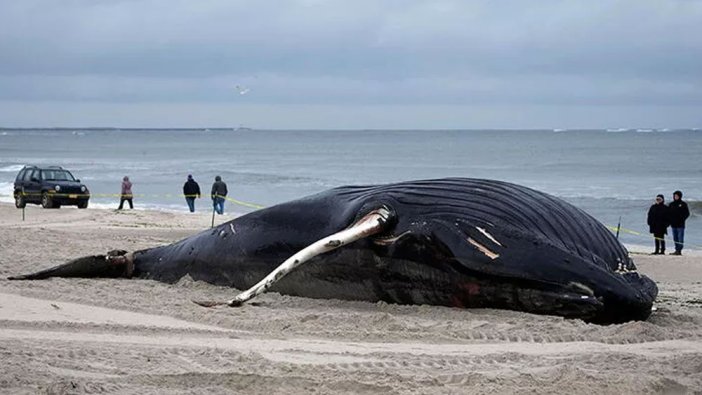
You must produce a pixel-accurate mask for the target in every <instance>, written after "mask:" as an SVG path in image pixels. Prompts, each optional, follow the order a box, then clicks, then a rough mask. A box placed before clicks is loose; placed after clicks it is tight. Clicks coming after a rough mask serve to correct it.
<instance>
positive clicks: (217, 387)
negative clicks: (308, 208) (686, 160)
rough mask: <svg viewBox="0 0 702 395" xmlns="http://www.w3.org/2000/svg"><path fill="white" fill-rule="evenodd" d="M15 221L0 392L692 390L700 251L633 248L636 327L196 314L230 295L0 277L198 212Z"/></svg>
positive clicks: (127, 243) (330, 314)
mask: <svg viewBox="0 0 702 395" xmlns="http://www.w3.org/2000/svg"><path fill="white" fill-rule="evenodd" d="M26 214H27V216H26V220H25V221H22V216H21V211H20V210H17V209H15V208H14V206H12V205H10V204H6V203H2V204H0V278H1V279H0V360H1V361H2V369H1V370H0V392H2V393H12V394H22V393H51V394H63V393H102V392H107V393H129V394H149V393H168V394H180V393H202V394H213V393H242V394H290V393H353V394H381V393H382V394H394V393H401V394H453V393H500V394H511V393H540V394H541V393H554V394H555V393H558V394H561V393H572V394H603V393H611V394H615V393H616V394H622V393H627V394H628V393H637V394H641V393H702V254H701V253H700V252H699V251H685V255H684V256H682V257H674V256H649V255H645V254H643V252H648V250H647V248H645V247H632V248H631V250H633V251H635V252H634V255H633V256H634V259H635V262H636V264H637V266H638V268H639V270H640V271H641V272H643V273H645V274H647V275H649V276H650V277H652V278H653V279H654V280H656V281H657V283H658V286H659V289H660V294H659V298H658V302H657V304H656V309H657V310H656V311H655V312H654V314H653V315H652V316H651V317H650V319H649V320H648V321H646V322H630V323H626V324H621V325H611V326H599V325H593V324H587V323H584V322H582V321H579V320H565V319H562V318H560V317H552V316H538V315H532V314H525V313H519V312H512V311H501V310H489V309H481V310H477V309H476V310H466V309H455V308H444V307H433V306H398V305H389V304H385V303H376V304H371V303H362V302H348V301H339V300H314V299H306V298H297V297H290V296H285V295H279V294H276V293H270V294H265V295H263V296H261V297H259V298H258V299H256V301H255V302H254V303H250V304H248V305H245V306H243V307H241V308H236V309H235V308H228V307H221V308H213V309H206V308H202V307H200V306H197V305H195V304H194V303H192V302H191V300H193V299H222V300H224V299H228V298H231V297H232V296H233V295H235V293H236V290H234V289H231V288H223V287H216V286H212V285H209V284H205V283H201V282H194V281H192V280H191V279H189V278H183V279H182V280H181V281H180V282H178V283H177V284H174V285H169V284H163V283H158V282H155V281H148V280H137V279H132V280H127V279H60V278H54V279H50V280H43V281H13V282H11V281H8V280H6V279H5V278H6V277H7V276H9V275H16V274H20V273H26V272H31V271H36V270H38V269H41V268H46V267H49V266H53V265H55V264H58V263H62V262H64V261H65V260H68V259H71V258H75V257H78V256H82V255H88V254H98V253H105V252H106V251H108V250H111V249H124V250H135V249H141V248H147V247H151V246H156V245H161V244H167V243H171V242H173V241H176V240H179V239H181V238H184V237H186V236H188V235H191V234H194V233H196V232H198V231H200V230H203V229H206V228H207V227H209V224H210V215H209V213H205V212H203V213H196V214H187V213H171V212H160V211H141V210H133V211H130V210H126V211H119V212H118V211H114V210H104V209H103V210H101V209H88V210H78V209H76V208H73V207H65V208H62V209H60V210H44V209H41V208H39V207H36V206H29V207H27V211H26ZM229 219H232V217H231V216H224V217H218V218H217V220H218V221H226V220H229ZM636 251H638V252H639V253H636Z"/></svg>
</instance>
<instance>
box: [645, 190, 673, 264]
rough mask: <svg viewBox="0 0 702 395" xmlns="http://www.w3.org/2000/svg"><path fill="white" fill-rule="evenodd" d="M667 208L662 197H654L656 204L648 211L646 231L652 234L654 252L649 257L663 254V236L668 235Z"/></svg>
mask: <svg viewBox="0 0 702 395" xmlns="http://www.w3.org/2000/svg"><path fill="white" fill-rule="evenodd" d="M668 221H669V216H668V206H666V205H665V198H663V195H658V196H656V203H654V204H653V205H652V206H651V208H650V209H648V220H647V221H646V222H647V223H648V230H649V232H651V233H653V238H654V239H655V242H656V250H655V251H654V252H653V253H652V254H651V255H662V254H665V235H667V234H668V225H669V223H668Z"/></svg>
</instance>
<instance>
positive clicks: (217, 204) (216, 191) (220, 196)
mask: <svg viewBox="0 0 702 395" xmlns="http://www.w3.org/2000/svg"><path fill="white" fill-rule="evenodd" d="M226 196H227V184H225V183H224V181H222V177H220V176H217V177H215V182H214V184H212V204H213V205H214V210H215V211H216V212H217V214H224V198H225V197H226Z"/></svg>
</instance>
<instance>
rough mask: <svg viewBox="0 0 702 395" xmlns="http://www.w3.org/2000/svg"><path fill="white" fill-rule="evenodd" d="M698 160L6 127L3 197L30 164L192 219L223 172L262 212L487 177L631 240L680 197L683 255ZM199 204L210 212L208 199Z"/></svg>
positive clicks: (559, 138) (644, 138)
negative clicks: (127, 191) (571, 209)
mask: <svg viewBox="0 0 702 395" xmlns="http://www.w3.org/2000/svg"><path fill="white" fill-rule="evenodd" d="M701 153H702V130H698V129H686V130H667V129H665V130H652V129H638V130H636V129H633V130H626V129H616V130H563V129H556V130H348V131H342V130H328V131H325V130H278V131H273V130H248V129H244V130H234V129H177V130H153V129H151V130H137V129H128V130H125V129H122V130H120V129H36V130H30V129H22V130H16V129H0V201H6V202H11V201H12V197H11V194H12V183H13V181H14V178H15V176H16V174H17V172H18V171H19V170H20V169H21V168H22V166H23V165H25V164H34V165H59V166H63V167H65V168H67V169H69V170H70V171H71V172H72V173H73V174H74V176H75V177H76V178H79V179H81V181H83V182H84V183H85V184H86V185H88V187H89V188H90V191H91V193H92V194H94V195H95V196H94V197H93V198H91V202H90V207H91V208H116V207H117V204H118V198H116V197H112V196H101V195H111V194H117V193H119V192H120V183H121V179H122V177H123V176H125V175H128V176H129V177H130V179H131V180H132V182H133V184H134V186H133V188H132V189H133V192H134V193H135V194H136V195H137V197H136V198H135V201H134V203H135V205H136V207H137V208H145V209H159V210H176V211H187V206H186V204H185V201H184V199H183V198H182V197H180V196H179V195H180V194H181V193H182V186H183V183H184V182H185V180H186V177H187V175H188V174H192V175H193V176H194V178H195V180H196V181H198V182H199V183H200V187H201V188H202V189H203V192H205V194H207V192H208V191H209V189H210V187H211V185H212V182H213V180H214V177H215V176H216V175H220V176H222V178H223V180H224V181H225V182H227V184H228V186H229V191H230V192H229V193H230V197H232V198H234V199H237V200H240V201H243V202H248V203H252V204H255V205H261V206H270V205H274V204H276V203H280V202H284V201H287V200H291V199H296V198H299V197H302V196H305V195H309V194H313V193H316V192H319V191H322V190H325V189H328V188H333V187H336V186H341V185H367V184H378V183H387V182H394V181H402V180H412V179H431V178H442V177H472V178H489V179H497V180H504V181H509V182H514V183H518V184H522V185H526V186H529V187H532V188H535V189H538V190H541V191H544V192H547V193H550V194H553V195H555V196H558V197H561V198H563V199H565V200H567V201H568V202H570V203H572V204H574V205H575V206H577V207H579V208H581V209H583V210H585V211H586V212H588V213H590V214H591V215H593V216H594V217H595V218H597V219H598V220H600V221H601V222H603V223H604V224H606V225H608V226H616V225H617V223H618V222H619V219H620V217H621V225H622V228H624V229H626V231H625V232H622V233H621V234H620V238H621V240H622V241H623V242H625V243H629V244H639V245H648V244H651V245H652V244H653V243H652V240H651V238H650V235H649V234H648V227H647V226H646V213H647V210H648V208H649V206H650V205H651V204H652V203H653V198H654V196H655V195H656V194H658V193H661V194H664V195H665V197H666V202H668V201H670V200H671V199H672V193H673V191H674V190H676V189H680V190H682V191H683V192H684V195H685V196H684V200H686V201H688V203H689V204H690V208H691V210H692V212H693V214H692V216H691V218H690V219H689V220H688V224H687V231H686V244H687V247H686V248H695V249H702V183H701V182H700V181H701V180H702V161H701V160H700V154H701ZM196 205H197V209H198V211H211V205H210V200H209V199H207V198H203V199H200V200H198V201H197V203H196ZM63 209H64V208H62V210H63ZM65 209H66V210H71V209H74V208H73V207H70V208H65ZM250 210H252V208H250V207H247V206H244V205H237V204H234V203H232V202H227V203H226V205H225V211H229V212H230V213H237V214H242V213H246V212H248V211H250ZM18 215H19V214H18ZM636 233H638V234H636ZM669 239H671V240H672V238H671V237H670V236H669ZM671 243H672V241H671Z"/></svg>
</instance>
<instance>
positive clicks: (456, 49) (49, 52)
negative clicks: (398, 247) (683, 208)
mask: <svg viewBox="0 0 702 395" xmlns="http://www.w3.org/2000/svg"><path fill="white" fill-rule="evenodd" d="M237 86H238V88H237ZM242 93H244V94H242ZM239 125H244V126H249V127H254V128H334V129H336V128H339V129H352V128H576V127H583V128H629V127H657V128H664V127H669V128H677V127H702V1H699V0H628V1H616V0H602V1H597V0H593V1H582V0H578V1H546V0H543V1H542V0H532V1H522V0H513V1H509V0H502V1H496V0H485V1H471V0H457V1H414V0H396V1H382V0H368V1H366V0H348V1H333V0H329V1H314V0H299V1H284V0H280V1H272V0H271V1H266V0H259V1H254V0H252V1H233V0H188V1H184V0H148V1H141V0H140V1H136V0H134V1H131V0H122V1H120V0H61V1H59V0H45V1H38V0H14V1H13V0H0V126H117V127H178V126H180V127H188V126H239Z"/></svg>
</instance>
